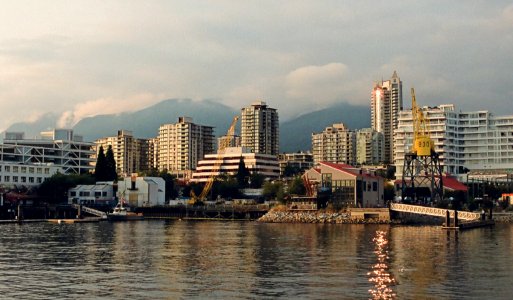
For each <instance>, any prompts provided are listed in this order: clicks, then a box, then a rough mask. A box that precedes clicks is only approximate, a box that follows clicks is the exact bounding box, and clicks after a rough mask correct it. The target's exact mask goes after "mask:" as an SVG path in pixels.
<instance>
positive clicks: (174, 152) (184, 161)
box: [157, 117, 214, 174]
mask: <svg viewBox="0 0 513 300" xmlns="http://www.w3.org/2000/svg"><path fill="white" fill-rule="evenodd" d="M211 153H214V127H212V126H205V125H198V124H194V123H193V122H192V118H189V117H179V118H178V122H177V123H174V124H164V125H162V126H160V128H159V135H158V154H157V155H158V169H159V170H160V171H163V170H167V171H168V172H170V173H173V174H183V173H184V172H182V171H191V170H194V169H196V165H197V163H198V161H199V160H201V159H203V157H204V156H205V155H206V154H211Z"/></svg>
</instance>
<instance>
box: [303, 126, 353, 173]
mask: <svg viewBox="0 0 513 300" xmlns="http://www.w3.org/2000/svg"><path fill="white" fill-rule="evenodd" d="M355 152H356V133H355V132H354V131H351V130H349V129H348V128H347V127H346V126H345V125H344V124H342V123H339V124H333V125H332V126H331V127H326V129H324V131H323V132H320V133H312V154H313V158H314V162H315V163H316V164H318V163H320V162H322V161H324V162H332V163H343V164H347V165H355V163H356V153H355Z"/></svg>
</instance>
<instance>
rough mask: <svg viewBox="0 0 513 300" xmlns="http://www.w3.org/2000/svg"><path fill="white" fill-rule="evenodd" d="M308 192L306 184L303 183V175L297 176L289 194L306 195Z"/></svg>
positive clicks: (291, 184)
mask: <svg viewBox="0 0 513 300" xmlns="http://www.w3.org/2000/svg"><path fill="white" fill-rule="evenodd" d="M305 193H306V188H305V185H304V184H303V180H301V176H296V177H295V178H294V179H293V180H292V182H291V183H290V186H289V194H291V195H304V194H305Z"/></svg>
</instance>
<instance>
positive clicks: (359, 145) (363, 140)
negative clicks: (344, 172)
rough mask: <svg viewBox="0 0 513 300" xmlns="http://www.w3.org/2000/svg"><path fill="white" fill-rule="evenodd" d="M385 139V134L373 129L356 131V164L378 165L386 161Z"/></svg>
mask: <svg viewBox="0 0 513 300" xmlns="http://www.w3.org/2000/svg"><path fill="white" fill-rule="evenodd" d="M384 146H385V139H384V136H383V133H381V132H378V131H376V130H374V129H372V128H363V129H359V130H357V131H356V163H357V164H359V165H378V164H380V163H382V162H383V161H384V160H385V153H384V149H385V147H384Z"/></svg>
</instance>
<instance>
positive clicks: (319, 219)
mask: <svg viewBox="0 0 513 300" xmlns="http://www.w3.org/2000/svg"><path fill="white" fill-rule="evenodd" d="M257 221H258V222H265V223H323V224H324V223H327V224H399V223H400V222H398V221H396V220H380V219H377V218H367V219H358V218H351V216H350V214H349V213H343V212H323V211H269V212H268V213H267V214H265V215H263V216H262V217H261V218H259V219H258V220H257Z"/></svg>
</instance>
